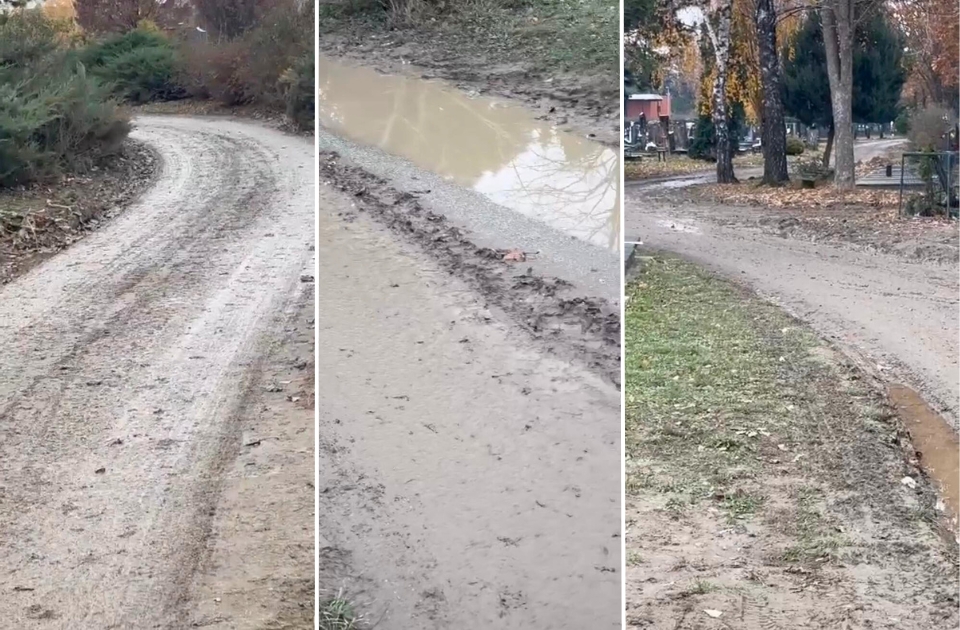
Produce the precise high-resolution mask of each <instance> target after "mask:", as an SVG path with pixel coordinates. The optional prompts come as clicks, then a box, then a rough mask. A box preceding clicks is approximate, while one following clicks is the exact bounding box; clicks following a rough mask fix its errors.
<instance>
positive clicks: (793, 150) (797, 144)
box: [787, 136, 803, 155]
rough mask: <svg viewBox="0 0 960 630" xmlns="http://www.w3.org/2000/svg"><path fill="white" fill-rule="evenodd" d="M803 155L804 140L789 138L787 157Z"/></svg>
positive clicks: (794, 137)
mask: <svg viewBox="0 0 960 630" xmlns="http://www.w3.org/2000/svg"><path fill="white" fill-rule="evenodd" d="M801 154H803V140H801V139H800V138H797V137H796V136H787V155H801Z"/></svg>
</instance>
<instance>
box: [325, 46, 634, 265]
mask: <svg viewBox="0 0 960 630" xmlns="http://www.w3.org/2000/svg"><path fill="white" fill-rule="evenodd" d="M317 90H318V100H317V108H318V116H319V119H320V124H321V125H323V126H325V127H327V128H330V129H331V130H334V131H336V132H338V133H340V134H342V135H344V136H346V137H348V138H351V139H352V140H356V141H358V142H362V143H364V144H368V145H374V146H377V147H380V148H381V149H383V150H385V151H387V152H388V153H391V154H393V155H398V156H400V157H404V158H406V159H408V160H410V161H411V162H413V163H415V164H416V165H418V166H420V167H421V168H424V169H426V170H429V171H432V172H434V173H436V174H438V175H441V176H443V177H445V178H447V179H450V180H452V181H454V182H456V183H458V184H460V185H461V186H465V187H469V188H472V189H473V190H476V191H477V192H479V193H481V194H483V195H484V196H486V197H487V198H489V199H491V200H492V201H494V202H496V203H498V204H500V205H502V206H505V207H507V208H510V209H511V210H515V211H517V212H520V213H522V214H524V215H526V216H528V217H531V218H533V219H536V220H538V221H541V222H543V223H546V224H548V225H550V226H551V227H554V228H556V229H558V230H560V231H562V232H565V233H566V234H569V235H571V236H575V237H577V238H579V239H582V240H584V241H587V242H590V243H593V244H594V245H598V246H601V247H605V248H609V249H611V250H613V251H618V248H619V247H620V242H619V239H620V233H619V231H620V204H619V197H620V195H619V190H618V186H619V179H620V178H619V171H620V161H619V156H618V154H617V152H616V151H614V150H612V149H609V148H607V147H604V146H602V145H600V144H598V143H596V142H591V141H589V140H587V139H585V138H579V137H577V136H575V135H572V134H568V133H564V132H562V131H558V130H557V129H556V128H555V127H553V126H552V125H550V124H547V123H545V122H540V121H537V120H534V119H533V117H532V116H531V115H530V114H529V113H528V112H526V111H524V110H523V109H520V108H518V107H514V106H511V105H507V104H505V103H502V102H500V101H497V100H494V99H489V98H484V97H477V98H471V97H470V96H469V95H467V94H464V93H462V92H459V91H457V90H454V89H452V88H449V87H447V86H445V85H442V84H440V83H438V82H434V81H426V80H423V79H417V78H413V77H403V76H391V75H383V74H379V73H378V72H376V71H374V70H371V69H369V68H363V67H355V66H349V65H346V64H342V63H339V62H336V61H331V60H330V59H323V58H321V60H320V67H319V81H318V84H317Z"/></svg>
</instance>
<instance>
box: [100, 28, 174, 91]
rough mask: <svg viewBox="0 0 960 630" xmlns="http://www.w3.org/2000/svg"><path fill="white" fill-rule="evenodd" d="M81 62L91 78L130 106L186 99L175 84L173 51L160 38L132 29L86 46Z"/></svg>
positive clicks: (169, 45)
mask: <svg viewBox="0 0 960 630" xmlns="http://www.w3.org/2000/svg"><path fill="white" fill-rule="evenodd" d="M81 59H82V60H83V61H84V63H85V64H86V65H87V67H88V68H89V69H90V72H91V74H93V75H95V76H97V77H98V78H100V79H101V80H102V81H103V82H104V83H107V84H109V85H110V86H111V87H112V89H113V91H114V93H115V94H116V95H117V96H120V97H121V98H123V99H125V100H127V101H130V102H132V103H146V102H149V101H169V100H174V99H178V98H183V97H184V96H186V90H185V89H184V88H183V86H182V85H181V84H180V82H179V77H180V68H181V62H180V57H179V54H178V52H177V49H176V48H175V47H174V45H173V43H172V42H170V41H169V40H168V39H167V38H166V37H164V36H163V35H161V34H159V33H156V32H154V31H150V30H146V29H136V30H133V31H130V32H129V33H124V34H123V35H115V36H113V37H111V38H109V39H106V40H104V41H103V42H100V43H97V44H93V45H91V46H89V47H88V48H87V49H86V50H85V51H84V52H83V54H82V55H81Z"/></svg>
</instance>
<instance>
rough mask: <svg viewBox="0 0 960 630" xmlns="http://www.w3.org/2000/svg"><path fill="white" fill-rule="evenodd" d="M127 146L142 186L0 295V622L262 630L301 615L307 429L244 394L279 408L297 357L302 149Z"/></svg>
mask: <svg viewBox="0 0 960 630" xmlns="http://www.w3.org/2000/svg"><path fill="white" fill-rule="evenodd" d="M135 127H136V128H135V131H134V134H133V135H134V137H135V138H136V139H137V140H140V141H142V142H145V143H147V144H149V145H150V146H151V147H153V148H154V149H155V150H156V151H157V152H158V153H159V155H160V156H161V158H162V160H163V167H162V171H161V173H160V174H159V176H158V179H157V181H156V183H155V184H154V185H153V187H151V188H150V189H149V190H148V191H147V192H145V193H144V195H143V196H142V197H141V198H140V199H139V200H138V201H137V202H135V203H133V204H132V205H131V206H130V207H129V208H128V209H127V210H126V211H125V212H124V213H123V214H122V215H120V216H119V217H117V218H116V219H115V220H113V221H112V222H111V223H109V224H108V225H106V226H104V227H102V228H101V229H100V230H99V231H96V232H94V233H91V234H90V235H88V236H87V237H86V238H84V239H83V240H81V241H80V242H78V243H76V244H75V245H74V246H72V247H71V248H69V249H67V250H66V251H64V252H62V253H61V254H59V255H57V256H55V257H53V258H51V259H49V260H47V261H46V262H44V263H43V264H42V265H40V266H38V267H36V268H34V269H33V270H31V271H30V272H29V273H27V274H25V275H23V276H21V277H20V278H18V279H17V280H15V281H14V282H12V283H11V284H9V285H7V286H5V287H3V289H2V290H0V344H2V347H3V348H4V360H3V362H2V365H0V546H2V553H0V592H2V593H3V596H2V597H0V616H2V617H3V618H4V619H5V620H6V622H5V623H6V624H9V626H10V627H17V628H70V629H86V628H90V629H94V628H96V629H98V630H102V629H104V628H118V629H127V628H129V629H134V628H138V629H139V628H183V627H189V626H193V625H202V626H204V627H230V628H249V627H263V626H262V625H256V624H258V623H262V622H266V621H270V620H272V619H289V618H290V615H291V614H293V613H291V612H290V610H288V609H289V608H290V607H291V606H292V607H293V608H301V607H300V606H299V605H297V604H296V603H293V602H291V601H286V602H284V601H281V600H283V599H284V597H286V598H287V599H288V600H291V599H295V598H296V597H298V596H300V597H302V598H303V600H304V603H305V604H306V605H308V606H309V605H310V604H311V603H312V597H311V596H312V590H313V589H312V583H311V582H310V578H311V576H312V561H311V558H312V546H311V545H310V542H311V540H312V520H313V514H312V510H311V507H312V504H313V497H312V494H313V490H312V489H311V488H310V487H309V486H308V485H307V482H308V481H309V479H310V477H309V476H308V475H309V474H310V471H311V470H312V460H313V457H312V455H313V453H312V448H311V446H310V444H311V442H312V440H311V439H310V437H311V436H312V411H310V410H306V409H303V408H302V405H296V404H294V401H293V398H298V399H299V398H300V397H299V396H292V395H291V396H290V399H289V400H287V399H284V398H281V397H280V396H282V394H281V395H278V394H274V393H270V392H273V391H277V390H275V389H273V388H272V387H268V386H267V384H266V383H264V379H267V378H284V380H285V381H286V382H287V383H290V384H288V385H286V386H285V387H286V388H287V390H288V391H289V390H290V389H292V388H293V387H295V386H296V385H294V384H293V383H295V382H299V381H295V379H302V378H303V375H302V374H300V375H299V376H291V375H290V374H288V373H292V372H297V373H300V370H296V369H295V368H291V366H292V365H293V364H294V363H296V364H297V365H301V366H302V367H305V364H304V363H303V360H304V359H307V360H308V359H309V358H310V357H309V354H308V353H309V352H310V350H309V349H308V348H309V345H310V337H312V330H311V324H312V310H313V295H312V290H311V285H310V283H309V282H303V281H301V274H304V273H311V272H310V270H311V269H312V266H313V258H312V257H313V255H314V254H313V252H311V251H310V250H311V246H312V244H313V240H314V220H313V182H314V174H313V164H314V157H313V147H312V143H311V142H310V141H309V140H307V139H303V138H297V137H292V136H287V135H284V134H281V133H279V132H277V131H273V130H271V129H267V128H265V127H261V126H257V125H254V124H245V123H241V122H237V121H218V120H212V119H207V120H199V119H190V118H173V117H169V118H167V117H144V118H139V119H137V120H136V125H135ZM308 280H309V279H308ZM294 342H295V343H294ZM291 344H292V345H291ZM285 347H287V348H288V349H287V350H284V348H285ZM284 352H298V353H300V355H301V356H302V358H300V359H297V358H295V357H292V356H287V355H285V354H284ZM282 375H285V376H282ZM309 380H312V377H311V378H310V379H309ZM300 386H301V387H303V388H305V387H306V383H300ZM264 434H266V435H264ZM260 436H263V440H262V441H263V442H264V443H266V442H267V441H268V438H272V439H273V440H274V441H273V442H270V443H269V445H268V446H266V447H264V448H265V450H263V451H257V452H256V453H250V452H249V451H250V450H251V449H253V448H255V446H256V442H257V438H258V437H260ZM304 436H306V437H304ZM297 440H300V441H301V442H302V443H298V442H297ZM245 445H246V446H245ZM248 462H252V463H248ZM280 468H283V471H282V472H283V473H284V474H282V475H280V477H279V478H276V479H270V480H264V481H262V482H258V481H257V478H258V477H260V476H266V475H267V474H268V473H270V472H281V471H280ZM297 470H300V471H301V473H302V474H303V475H304V479H294V478H291V474H292V473H293V472H295V471H297ZM279 492H284V493H286V494H285V496H286V497H287V499H288V501H286V502H285V503H284V505H285V506H286V509H279V508H278V507H277V506H276V505H273V501H270V500H267V499H268V498H269V499H272V498H274V497H276V496H277V493H279ZM265 493H267V494H269V496H265ZM280 515H282V516H284V518H283V519H280V518H278V516H280ZM254 525H256V526H254ZM231 550H233V551H237V550H240V551H241V552H243V553H245V554H247V555H245V556H234V555H232V554H227V556H226V557H227V558H229V559H230V562H231V563H232V564H231V565H227V562H226V560H225V556H224V554H225V553H226V552H228V551H231ZM250 550H255V551H256V553H250ZM241 557H242V558H243V560H241ZM244 560H245V562H244ZM225 565H227V566H232V567H233V568H234V569H236V568H237V567H242V570H234V571H232V572H230V573H231V575H230V578H229V579H224V578H223V568H224V566H225ZM284 584H285V585H286V586H285V589H284V590H283V592H280V591H279V590H278V591H276V592H271V589H277V588H279V587H280V586H281V585H284ZM227 590H230V591H231V595H232V598H231V596H228V595H226V594H225V591H227ZM241 593H246V595H245V596H241V595H240V594H241ZM243 606H246V607H247V609H244V608H243ZM251 609H252V614H251ZM304 624H305V625H304V626H303V627H309V625H308V624H309V621H308V620H306V621H304ZM297 627H299V626H297Z"/></svg>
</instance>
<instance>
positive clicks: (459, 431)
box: [317, 185, 622, 630]
mask: <svg viewBox="0 0 960 630" xmlns="http://www.w3.org/2000/svg"><path fill="white" fill-rule="evenodd" d="M353 199H354V197H353V196H352V195H350V194H349V193H343V192H340V191H339V190H337V189H336V188H334V187H333V186H326V185H325V186H321V199H320V206H321V210H320V218H319V221H320V237H319V238H320V241H319V243H320V245H319V248H318V255H319V263H320V270H321V272H320V279H319V285H318V289H317V293H318V300H319V312H320V316H319V319H318V321H317V330H318V349H321V350H319V351H318V356H317V361H318V364H317V370H318V374H320V375H321V377H320V381H319V384H318V390H317V406H318V408H319V414H320V424H319V434H320V441H321V451H320V481H319V492H320V502H319V504H318V512H319V514H320V543H319V544H320V547H321V552H320V588H321V592H322V593H324V594H325V595H324V594H322V595H321V597H325V596H326V597H329V596H331V595H335V594H336V593H337V592H338V591H339V589H341V588H343V589H344V593H345V595H346V596H347V597H349V598H350V599H352V600H354V601H355V602H356V605H357V608H358V610H359V611H361V612H363V613H364V614H365V615H366V617H367V620H368V621H369V623H370V624H371V626H372V627H376V628H378V629H379V630H407V629H410V628H418V629H420V630H428V629H437V630H441V629H447V628H502V629H513V628H516V629H521V628H522V629H528V628H556V629H558V630H560V629H565V628H570V629H575V628H598V629H602V628H611V629H612V628H619V627H620V615H621V612H620V611H621V610H622V606H621V600H620V589H621V587H620V576H621V572H620V545H621V538H620V534H619V532H620V490H619V488H620V463H619V462H620V437H619V435H620V410H619V409H620V404H619V401H620V394H619V391H618V390H617V389H616V388H615V387H614V386H613V385H610V384H608V383H607V382H606V381H604V380H602V379H601V378H600V377H599V376H597V375H596V374H594V373H592V372H590V371H587V370H586V369H585V368H582V367H579V366H577V365H573V364H571V363H569V362H567V361H564V360H561V359H560V358H559V357H558V356H556V355H551V354H550V353H548V352H546V351H544V349H543V346H542V345H535V344H534V343H533V342H532V341H531V339H530V338H529V337H528V336H527V335H526V334H525V332H524V331H522V330H520V329H519V328H518V327H517V326H516V324H514V323H513V322H512V320H510V318H509V317H507V316H505V315H504V314H503V313H501V312H499V311H498V310H497V309H494V308H489V307H488V306H487V305H486V303H485V300H484V299H483V298H482V297H480V296H478V295H477V294H476V293H474V292H473V291H472V290H471V289H470V288H469V287H468V285H467V284H466V283H465V282H463V281H461V279H460V278H458V277H455V276H452V275H450V274H448V273H447V272H446V271H444V270H443V269H442V268H441V267H440V265H439V263H438V262H437V261H436V260H434V259H432V258H431V256H430V255H429V253H428V252H425V251H424V250H422V249H419V248H416V247H415V246H413V245H411V244H408V243H407V242H405V241H404V240H403V239H401V238H398V235H397V233H395V232H392V231H389V230H388V229H387V228H385V227H383V226H381V225H380V224H379V223H375V222H373V221H372V220H371V219H370V218H369V217H368V216H367V215H365V214H360V215H358V214H357V213H356V212H355V211H352V210H351V207H352V206H353ZM322 349H325V350H326V351H323V350H322Z"/></svg>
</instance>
